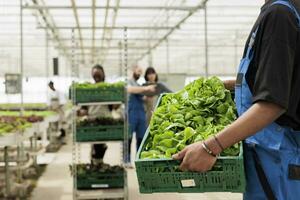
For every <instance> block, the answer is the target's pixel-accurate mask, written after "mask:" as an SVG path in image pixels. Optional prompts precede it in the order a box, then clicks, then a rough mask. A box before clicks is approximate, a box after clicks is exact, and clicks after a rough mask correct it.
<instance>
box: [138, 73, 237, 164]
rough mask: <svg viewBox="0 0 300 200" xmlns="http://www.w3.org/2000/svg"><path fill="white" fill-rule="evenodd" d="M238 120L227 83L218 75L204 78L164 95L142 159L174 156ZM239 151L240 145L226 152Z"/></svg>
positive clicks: (152, 124) (151, 124)
mask: <svg viewBox="0 0 300 200" xmlns="http://www.w3.org/2000/svg"><path fill="white" fill-rule="evenodd" d="M235 119H236V108H235V104H234V102H233V100H232V98H231V94H230V91H229V90H226V89H225V87H224V85H223V82H222V81H221V80H220V79H218V78H217V77H212V78H209V79H205V78H200V79H198V80H196V81H194V82H192V83H190V84H189V85H187V86H186V87H185V88H184V89H183V90H181V91H179V92H177V93H174V94H166V95H164V96H163V97H162V99H161V102H160V105H159V106H158V107H157V109H156V110H155V112H154V114H153V116H152V119H151V122H150V135H149V137H148V138H147V141H146V142H145V145H144V148H143V151H142V152H141V155H140V158H141V159H154V158H156V159H157V158H171V157H172V155H173V154H176V153H177V152H179V151H181V150H182V149H184V148H185V147H186V146H187V145H189V144H192V143H195V142H198V141H202V140H205V139H207V138H208V137H210V136H211V135H213V134H216V133H218V132H219V131H221V130H222V129H224V128H225V126H227V125H228V124H230V123H231V122H232V121H234V120H235ZM238 154H239V145H238V144H236V145H234V146H232V147H230V148H228V149H226V150H225V151H224V152H223V153H222V155H223V156H236V155H238Z"/></svg>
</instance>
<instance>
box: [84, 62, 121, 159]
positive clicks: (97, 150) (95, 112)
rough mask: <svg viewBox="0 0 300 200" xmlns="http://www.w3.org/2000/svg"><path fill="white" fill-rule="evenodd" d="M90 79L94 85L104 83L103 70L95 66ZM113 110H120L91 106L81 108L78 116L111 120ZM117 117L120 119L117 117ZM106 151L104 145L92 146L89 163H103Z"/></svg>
mask: <svg viewBox="0 0 300 200" xmlns="http://www.w3.org/2000/svg"><path fill="white" fill-rule="evenodd" d="M92 77H93V79H94V81H95V83H100V82H104V81H105V72H104V68H103V67H102V66H101V65H98V64H97V65H95V66H94V67H93V68H92ZM113 109H120V106H119V105H117V106H116V105H93V106H83V107H81V109H80V110H79V116H84V117H87V118H89V119H96V118H97V117H110V118H113V117H114V116H116V115H114V116H113V115H112V111H113ZM118 117H122V115H119V116H118ZM106 150H107V145H106V144H104V143H103V144H94V145H93V146H92V151H91V163H92V164H95V165H97V164H101V163H103V158H104V155H105V152H106Z"/></svg>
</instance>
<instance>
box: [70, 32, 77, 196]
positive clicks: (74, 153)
mask: <svg viewBox="0 0 300 200" xmlns="http://www.w3.org/2000/svg"><path fill="white" fill-rule="evenodd" d="M71 37H72V53H71V77H72V78H75V77H76V69H75V30H74V29H72V36H71ZM74 83H75V81H74V79H73V81H72V87H71V97H72V103H73V108H72V133H73V141H72V175H73V190H72V191H73V199H74V200H76V199H77V165H76V164H77V162H76V160H77V159H76V157H77V145H76V115H77V112H76V107H75V103H76V102H75V96H76V94H75V93H76V90H75V87H74Z"/></svg>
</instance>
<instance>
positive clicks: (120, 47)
mask: <svg viewBox="0 0 300 200" xmlns="http://www.w3.org/2000/svg"><path fill="white" fill-rule="evenodd" d="M118 45H119V75H120V77H122V76H123V70H122V68H123V56H122V42H121V41H120V42H119V44H118ZM125 76H127V74H125Z"/></svg>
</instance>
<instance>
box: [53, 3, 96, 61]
mask: <svg viewBox="0 0 300 200" xmlns="http://www.w3.org/2000/svg"><path fill="white" fill-rule="evenodd" d="M71 3H72V9H73V13H74V17H75V21H76V27H77V30H78V34H79V42H80V47H81V53H83V41H82V34H81V28H80V24H79V17H78V13H77V7H76V3H75V0H71ZM57 28H58V27H57ZM92 28H93V27H92ZM82 59H83V60H84V56H83V55H82Z"/></svg>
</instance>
